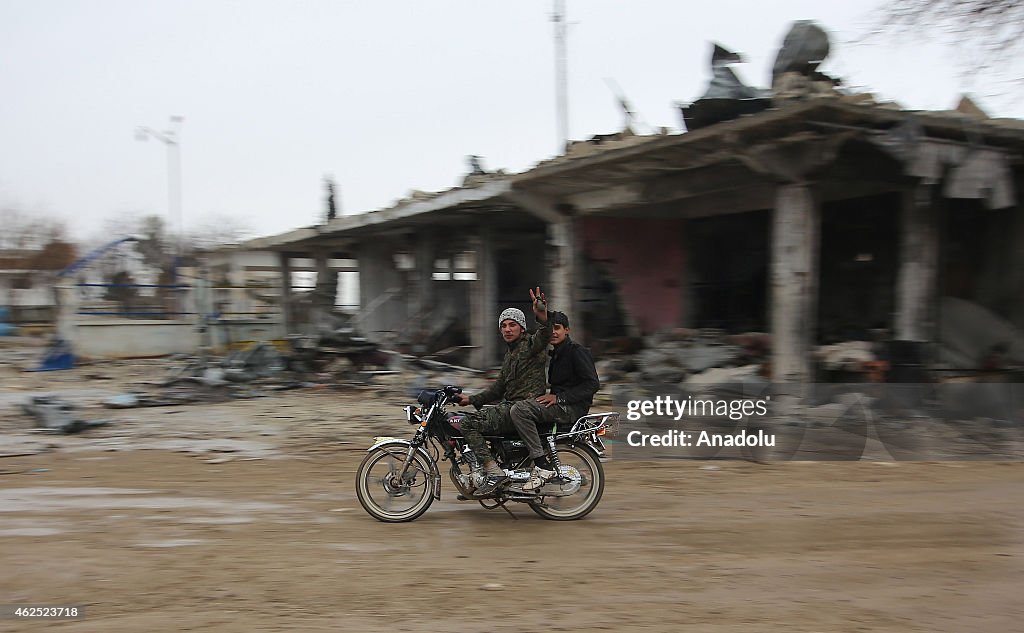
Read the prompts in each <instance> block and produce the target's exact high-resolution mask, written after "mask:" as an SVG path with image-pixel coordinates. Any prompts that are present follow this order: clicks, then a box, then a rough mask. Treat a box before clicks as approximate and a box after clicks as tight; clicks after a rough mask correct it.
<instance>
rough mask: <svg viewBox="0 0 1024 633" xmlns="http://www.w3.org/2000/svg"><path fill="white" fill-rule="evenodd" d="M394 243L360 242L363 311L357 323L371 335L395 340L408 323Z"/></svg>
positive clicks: (360, 308)
mask: <svg viewBox="0 0 1024 633" xmlns="http://www.w3.org/2000/svg"><path fill="white" fill-rule="evenodd" d="M395 252H396V250H395V249H394V248H393V245H392V244H390V243H388V242H381V241H380V240H368V241H366V242H364V243H363V244H361V245H360V246H359V254H358V258H359V315H358V316H357V317H356V324H357V326H358V327H359V329H360V330H361V331H362V332H363V333H364V334H365V335H366V336H368V337H371V338H373V339H374V340H377V341H380V342H383V343H385V344H389V343H394V342H395V341H396V339H397V337H398V336H399V335H400V334H401V332H402V331H403V330H404V328H405V327H406V326H407V325H408V314H407V309H406V303H405V301H404V300H403V297H402V293H401V291H402V278H401V275H400V274H399V271H398V270H397V269H396V268H395Z"/></svg>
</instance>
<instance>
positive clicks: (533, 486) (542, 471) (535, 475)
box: [523, 457, 555, 492]
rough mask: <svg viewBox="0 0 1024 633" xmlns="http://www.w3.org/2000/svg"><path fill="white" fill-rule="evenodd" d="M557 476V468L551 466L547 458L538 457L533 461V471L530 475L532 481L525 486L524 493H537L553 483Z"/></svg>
mask: <svg viewBox="0 0 1024 633" xmlns="http://www.w3.org/2000/svg"><path fill="white" fill-rule="evenodd" d="M554 476H555V467H554V466H552V465H551V462H549V461H548V459H547V457H538V458H537V459H535V460H533V471H532V472H531V473H530V481H528V482H526V483H525V484H523V492H537V490H539V489H540V488H541V487H542V486H543V485H544V484H546V483H548V482H549V481H551V479H552V478H553V477H554Z"/></svg>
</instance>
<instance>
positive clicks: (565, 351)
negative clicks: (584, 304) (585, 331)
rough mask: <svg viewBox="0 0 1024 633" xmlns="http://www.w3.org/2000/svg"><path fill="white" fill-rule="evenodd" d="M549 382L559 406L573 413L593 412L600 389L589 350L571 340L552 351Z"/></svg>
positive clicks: (567, 338)
mask: <svg viewBox="0 0 1024 633" xmlns="http://www.w3.org/2000/svg"><path fill="white" fill-rule="evenodd" d="M548 382H549V383H550V384H551V393H553V394H555V395H556V396H558V403H559V404H564V405H565V406H566V407H569V408H571V409H573V410H574V411H579V410H586V409H590V405H592V404H593V403H594V394H596V393H597V390H598V389H600V388H601V382H600V380H598V378H597V368H596V367H594V359H593V357H592V356H591V355H590V350H588V349H587V348H585V347H583V346H582V345H580V344H579V343H577V342H576V341H574V340H572V338H570V337H566V338H565V340H564V341H562V343H561V344H559V345H557V346H556V347H555V348H554V349H553V350H551V363H550V364H549V365H548ZM581 415H582V414H581Z"/></svg>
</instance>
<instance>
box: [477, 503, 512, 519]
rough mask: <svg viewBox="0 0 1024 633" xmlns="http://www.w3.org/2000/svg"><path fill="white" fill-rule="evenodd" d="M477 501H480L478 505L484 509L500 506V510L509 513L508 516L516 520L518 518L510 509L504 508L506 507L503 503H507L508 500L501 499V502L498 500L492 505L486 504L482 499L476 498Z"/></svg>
mask: <svg viewBox="0 0 1024 633" xmlns="http://www.w3.org/2000/svg"><path fill="white" fill-rule="evenodd" d="M477 501H479V502H480V505H481V506H482V507H483V508H484V509H486V510H493V509H495V508H501V509H502V510H504V511H505V512H508V515H509V516H510V517H512V518H513V519H515V520H516V521H518V520H519V517H517V516H516V515H514V514H512V511H511V510H509V509H508V508H506V507H505V504H506V503H508V501H502V502H500V503H495V504H494V505H493V506H489V505H487V504H486V503H484V500H483V499H477Z"/></svg>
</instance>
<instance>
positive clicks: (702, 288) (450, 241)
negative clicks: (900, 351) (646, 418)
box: [244, 26, 1024, 381]
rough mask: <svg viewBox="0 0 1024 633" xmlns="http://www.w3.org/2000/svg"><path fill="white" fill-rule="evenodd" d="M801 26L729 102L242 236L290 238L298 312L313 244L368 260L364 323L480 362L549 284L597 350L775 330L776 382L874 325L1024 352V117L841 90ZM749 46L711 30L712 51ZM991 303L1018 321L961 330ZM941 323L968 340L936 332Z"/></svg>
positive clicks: (963, 363)
mask: <svg viewBox="0 0 1024 633" xmlns="http://www.w3.org/2000/svg"><path fill="white" fill-rule="evenodd" d="M800 28H801V29H803V31H799V29H797V30H798V31H799V32H802V33H805V34H806V35H807V37H808V38H810V40H811V44H813V45H812V46H809V47H807V48H800V47H799V46H797V47H796V52H795V53H794V52H793V50H794V49H793V48H792V47H791V48H790V49H784V50H785V51H786V52H785V55H783V54H782V52H780V61H779V62H778V63H777V68H776V71H777V72H776V75H775V77H774V80H773V83H774V85H773V88H772V90H752V89H746V88H744V89H742V90H741V91H740V92H742V94H739V96H738V97H736V99H737V100H754V101H756V103H753V104H751V103H745V104H741V105H739V106H737V107H735V108H731V109H730V107H728V105H729V104H728V101H729V99H731V98H732V97H730V96H729V94H728V93H725V94H724V95H723V94H722V93H711V94H712V96H711V97H710V98H712V99H714V100H716V102H715V103H714V104H712V106H713V107H712V109H711V110H710V111H706V112H705V114H708V113H709V112H710V115H709V116H704V117H703V118H702V119H701V121H702V123H701V125H698V126H691V127H695V128H696V129H691V130H690V131H688V132H686V133H682V134H667V133H662V134H655V135H637V134H634V133H633V132H632V131H630V130H628V129H627V130H625V131H623V132H622V133H617V134H611V135H601V136H596V137H593V138H592V139H590V140H587V141H580V142H576V143H573V144H571V145H570V147H568V148H567V151H566V152H565V154H564V155H560V156H557V157H555V158H552V159H550V160H546V161H543V162H541V163H540V164H538V165H536V166H535V167H534V168H532V169H529V170H528V171H525V172H523V173H519V174H505V173H503V172H496V173H489V172H487V171H486V170H483V169H482V168H480V167H479V161H478V160H477V161H475V162H474V169H473V170H472V173H470V174H469V175H467V176H466V178H465V180H464V182H463V183H462V186H459V187H455V188H453V189H450V190H448V191H444V192H439V193H430V194H426V193H416V194H415V195H412V196H410V197H409V198H407V199H405V200H402V201H400V202H398V203H396V204H395V205H394V206H392V207H391V208H387V209H382V210H378V211H373V212H369V213H364V214H360V215H350V216H342V217H337V218H335V219H332V220H330V221H327V222H325V223H324V224H321V225H319V226H313V227H307V228H300V229H296V230H293V231H289V232H286V233H283V234H280V235H274V236H268V237H263V238H258V239H255V240H251V241H249V242H248V243H246V244H245V245H244V248H246V249H250V250H257V251H269V252H272V253H276V257H277V262H278V266H279V267H280V271H281V274H280V275H279V279H280V280H282V281H281V284H280V290H279V294H280V296H281V297H282V301H283V305H284V306H285V310H284V311H283V315H282V318H283V327H284V330H285V331H289V332H293V331H296V329H297V326H298V321H300V320H302V318H303V317H302V315H300V314H297V313H296V310H295V308H294V305H295V302H294V301H292V300H291V298H292V297H293V295H294V288H293V284H292V279H293V275H292V272H293V271H294V270H295V268H296V266H297V265H298V264H297V262H300V261H303V262H305V263H304V264H303V265H304V266H308V263H312V264H313V265H312V266H309V268H311V269H313V270H315V271H317V274H318V277H320V278H327V277H328V276H331V275H334V274H336V273H337V272H339V271H342V270H344V271H347V272H349V273H352V274H357V275H358V285H359V304H360V307H359V312H358V314H357V316H356V319H357V325H358V328H359V330H360V331H361V333H363V334H365V335H366V336H367V337H369V338H371V339H373V340H375V341H378V342H380V343H381V344H383V345H385V346H387V347H390V348H393V349H400V348H406V349H410V350H413V351H416V350H417V349H419V350H421V351H422V350H426V351H432V349H429V348H433V349H437V348H439V347H443V346H450V345H468V346H471V347H472V348H473V351H472V355H471V357H470V359H469V360H468V361H467V362H468V363H469V364H470V365H472V366H474V367H486V366H490V365H492V364H494V363H495V362H497V361H498V359H499V358H500V353H501V350H500V349H499V340H498V337H497V336H496V335H495V327H494V319H495V315H497V314H498V313H499V312H500V310H501V309H502V308H504V307H507V306H517V307H521V308H524V309H528V301H527V300H524V299H526V289H527V288H529V287H532V286H535V285H538V284H540V285H543V286H544V287H545V290H546V291H547V292H548V294H549V296H550V297H551V304H552V307H554V308H556V309H560V310H564V311H566V312H568V313H569V314H570V316H571V317H572V319H573V330H574V335H575V336H576V337H577V338H579V339H581V340H583V341H585V342H586V344H588V345H590V346H593V347H595V348H596V350H595V351H598V352H599V353H600V352H601V351H602V350H604V349H610V348H609V347H608V346H602V345H601V342H602V341H605V340H609V339H617V338H623V337H642V336H646V335H650V334H653V333H656V332H659V331H664V330H668V329H673V328H680V327H684V328H714V329H716V330H719V331H724V332H726V333H742V332H764V333H767V334H768V335H769V336H768V337H766V339H767V340H768V341H770V343H769V345H770V348H771V352H770V354H771V356H770V358H771V360H770V368H769V369H768V371H769V373H770V376H771V378H772V379H774V380H777V381H804V380H810V379H812V378H814V377H815V372H814V367H813V355H812V350H813V349H814V348H815V346H818V345H824V344H832V343H839V342H843V341H851V340H854V341H857V340H859V341H866V340H872V339H873V338H877V337H879V336H882V337H884V338H886V339H889V340H895V341H901V342H906V344H905V345H906V346H909V348H910V349H911V350H912V351H911V352H910V355H911V356H915V357H919V358H920V359H922V360H924V361H925V362H929V363H933V364H935V363H945V364H946V365H948V366H951V367H960V368H963V369H968V368H970V367H971V366H972V365H973V364H976V363H977V362H980V361H979V360H978V358H977V356H978V353H979V350H980V351H981V352H984V351H985V350H986V349H988V348H992V349H993V350H994V351H998V352H1000V353H1003V354H1008V355H1009V356H1010V357H1012V358H1016V359H1017V360H1018V361H1024V349H1020V347H1021V345H1020V341H1019V340H1017V339H1016V338H1014V337H1015V336H1016V334H1014V332H1013V328H1016V329H1017V330H1020V329H1024V292H1022V290H1024V213H1022V211H1021V208H1020V201H1019V197H1018V192H1019V191H1021V190H1022V184H1024V166H1022V162H1021V157H1022V155H1024V122H1021V121H1016V120H999V119H989V118H986V117H985V116H984V115H983V114H981V113H980V112H979V111H978V110H977V109H976V108H971V107H967V104H966V103H965V107H963V108H961V109H960V110H962V111H959V110H958V111H943V112H921V111H907V110H903V109H900V108H899V107H898V106H895V105H893V104H879V103H876V102H875V101H874V100H873V99H872V98H871V97H870V96H869V95H857V94H849V93H846V92H844V91H842V90H841V89H840V88H839V87H838V84H839V82H838V81H837V80H834V79H832V78H830V77H827V76H826V75H823V74H822V73H820V72H819V71H818V62H819V61H820V59H817V58H820V57H821V56H822V55H823V54H827V41H826V42H825V45H824V46H823V45H822V43H821V41H820V38H819V37H818V35H819V34H818V32H817V31H816V30H815V29H813V28H809V27H807V26H803V27H800ZM798 34H799V33H798ZM787 39H788V38H787ZM797 39H798V40H799V38H797ZM799 43H800V42H799V41H797V44H799ZM801 55H803V57H801ZM735 61H736V58H735V56H733V55H732V54H730V53H729V52H728V51H727V50H725V49H724V48H722V49H721V51H720V52H719V48H716V55H715V57H714V58H713V66H715V67H716V68H719V69H720V68H721V67H723V66H724V65H727V64H729V63H734V62H735ZM716 76H719V77H725V78H726V79H728V75H725V74H722V73H719V74H718V75H716ZM732 77H733V78H735V75H732ZM700 101H701V100H698V101H697V102H694V104H690V105H689V106H686V108H692V107H693V106H697V105H699V104H700ZM698 109H699V108H698ZM971 315H974V316H971ZM977 315H983V316H984V320H983V321H979V319H978V318H975V316H977ZM979 318H980V317H979ZM980 322H985V323H992V324H996V323H998V324H999V327H1000V328H1002V329H1003V331H1004V332H1005V336H1003V335H999V336H997V335H996V334H994V333H992V332H984V331H983V332H977V331H973V332H972V331H965V330H970V329H971V328H974V329H975V330H977V328H978V325H977V324H978V323H980ZM965 323H966V325H964V324H965ZM989 329H992V328H989ZM946 334H948V335H949V338H952V339H959V340H960V341H965V340H967V339H970V342H969V344H968V343H965V344H964V345H960V346H959V348H958V349H952V348H953V347H957V346H956V345H953V346H946V347H947V348H948V349H942V348H941V347H942V346H940V345H935V343H937V342H939V341H940V339H942V338H943V336H945V335H946ZM992 337H996V338H998V340H996V339H993V338H992ZM1003 339H1005V340H1003Z"/></svg>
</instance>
